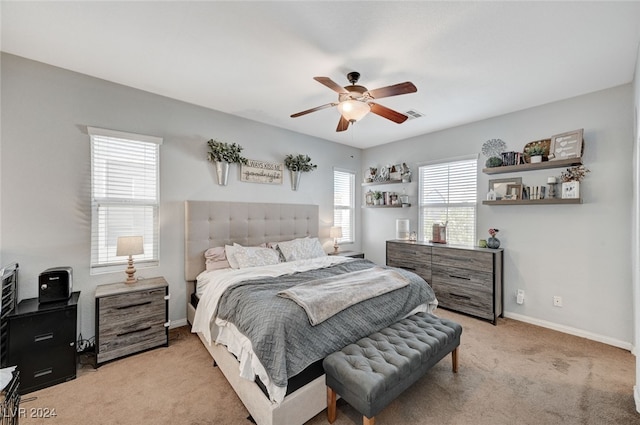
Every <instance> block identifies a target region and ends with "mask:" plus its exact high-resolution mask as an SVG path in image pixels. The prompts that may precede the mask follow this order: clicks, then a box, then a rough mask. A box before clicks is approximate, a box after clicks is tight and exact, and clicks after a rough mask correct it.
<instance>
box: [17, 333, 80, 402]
mask: <svg viewBox="0 0 640 425" xmlns="http://www.w3.org/2000/svg"><path fill="white" fill-rule="evenodd" d="M14 364H16V365H17V366H18V369H19V370H20V378H21V380H22V383H21V385H20V387H21V388H20V393H21V394H26V393H28V392H31V391H33V390H36V389H40V388H44V387H48V386H50V385H54V384H59V383H61V382H65V381H69V380H71V379H73V378H75V377H76V346H75V344H66V345H61V346H58V347H53V348H49V349H48V350H39V351H29V352H27V353H25V354H24V355H22V356H21V357H20V358H19V359H18V360H17V361H16V362H14Z"/></svg>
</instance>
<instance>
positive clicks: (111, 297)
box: [96, 277, 169, 365]
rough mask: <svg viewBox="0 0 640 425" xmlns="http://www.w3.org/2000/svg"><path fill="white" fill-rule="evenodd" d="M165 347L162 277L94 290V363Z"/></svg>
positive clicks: (165, 302)
mask: <svg viewBox="0 0 640 425" xmlns="http://www.w3.org/2000/svg"><path fill="white" fill-rule="evenodd" d="M168 345H169V285H168V284H167V281H166V280H165V279H164V278H163V277H154V278H150V279H142V280H139V281H137V282H136V283H133V284H126V283H124V282H119V283H112V284H109V285H99V286H98V287H97V288H96V364H97V365H100V364H101V363H104V362H107V361H109V360H114V359H117V358H120V357H123V356H128V355H130V354H134V353H138V352H140V351H144V350H148V349H150V348H155V347H159V346H165V347H166V346H168Z"/></svg>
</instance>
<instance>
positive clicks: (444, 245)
mask: <svg viewBox="0 0 640 425" xmlns="http://www.w3.org/2000/svg"><path fill="white" fill-rule="evenodd" d="M387 242H396V243H402V244H407V245H424V246H432V247H434V248H453V249H466V250H469V251H484V252H496V251H502V250H503V249H502V248H480V247H479V246H469V245H452V244H449V243H433V242H425V241H409V240H406V239H392V240H388V241H387Z"/></svg>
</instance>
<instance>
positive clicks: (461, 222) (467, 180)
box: [418, 158, 478, 245]
mask: <svg viewBox="0 0 640 425" xmlns="http://www.w3.org/2000/svg"><path fill="white" fill-rule="evenodd" d="M477 180H478V160H477V158H473V159H462V160H455V161H450V162H443V163H438V164H429V165H423V166H421V167H420V168H419V182H418V184H419V188H418V192H419V193H418V196H419V222H420V223H419V231H420V239H421V240H429V239H431V237H432V228H433V224H444V223H446V224H447V242H448V243H451V244H459V245H475V235H476V211H477V195H476V193H477Z"/></svg>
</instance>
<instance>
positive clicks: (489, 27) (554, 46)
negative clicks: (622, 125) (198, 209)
mask: <svg viewBox="0 0 640 425" xmlns="http://www.w3.org/2000/svg"><path fill="white" fill-rule="evenodd" d="M0 7H1V9H0V13H1V14H2V21H1V23H2V33H1V35H2V39H1V45H2V51H4V52H8V53H12V54H15V55H19V56H23V57H26V58H30V59H34V60H37V61H41V62H45V63H48V64H52V65H56V66H59V67H62V68H66V69H70V70H73V71H77V72H81V73H84V74H88V75H92V76H95V77H99V78H102V79H105V80H109V81H114V82H117V83H120V84H124V85H127V86H131V87H136V88H139V89H142V90H146V91H149V92H152V93H157V94H160V95H164V96H168V97H171V98H175V99H179V100H183V101H185V102H189V103H193V104H197V105H202V106H205V107H208V108H212V109H216V110H219V111H223V112H227V113H229V114H233V115H237V116H241V117H244V118H248V119H251V120H255V121H260V122H263V123H266V124H270V125H274V126H278V127H282V128H286V129H289V130H293V131H296V132H299V133H304V134H308V135H312V136H316V137H319V138H323V139H327V140H332V141H335V142H338V143H343V144H346V145H351V146H355V147H360V148H366V147H370V146H376V145H379V144H383V143H388V142H391V141H395V140H400V139H405V138H408V137H412V136H416V135H420V134H425V133H429V132H433V131H437V130H441V129H445V128H448V127H452V126H457V125H460V124H464V123H469V122H473V121H478V120H481V119H484V118H489V117H492V116H497V115H501V114H505V113H509V112H512V111H517V110H521V109H524V108H529V107H532V106H536V105H541V104H545V103H548V102H553V101H556V100H559V99H565V98H569V97H573V96H577V95H581V94H584V93H589V92H593V91H597V90H601V89H605V88H608V87H613V86H617V85H620V84H625V83H629V82H631V81H632V78H633V73H634V64H635V61H636V55H637V52H638V43H639V40H640V2H635V1H632V2H536V1H534V2H520V1H518V2H397V1H392V2H379V1H375V2H374V1H357V2H266V1H263V2H187V1H173V2H168V1H162V2H159V1H158V2H156V1H142V2H94V1H85V2H79V1H71V2H55V1H45V2H25V1H4V0H3V1H2V3H1V4H0ZM349 71H358V72H360V73H361V75H362V76H361V78H360V82H359V84H361V85H364V86H366V87H368V88H369V89H374V88H378V87H383V86H387V85H391V84H396V83H400V82H404V81H411V82H413V83H414V84H415V85H416V86H417V88H418V92H417V93H413V94H407V95H402V96H396V97H390V98H384V99H380V100H379V101H378V103H380V104H382V105H384V106H387V107H389V108H392V109H395V110H397V111H399V112H406V111H408V110H416V111H419V112H421V113H422V114H424V116H423V117H422V118H418V119H413V120H409V121H406V122H405V123H403V124H395V123H393V122H391V121H388V120H386V119H384V118H381V117H379V116H376V115H373V114H369V115H368V116H367V117H365V118H364V119H363V120H362V121H360V122H358V123H356V124H355V126H354V127H352V128H350V129H349V130H348V131H346V132H342V133H336V131H335V128H336V126H337V124H338V118H339V115H338V112H337V110H336V108H329V109H324V110H321V111H317V112H314V113H311V114H308V115H305V116H302V117H299V118H290V115H291V114H292V113H295V112H299V111H302V110H306V109H309V108H312V107H315V106H319V105H323V104H326V103H329V102H333V101H336V100H337V93H335V92H333V91H331V90H330V89H329V88H327V87H325V86H323V85H321V84H320V83H318V82H316V81H314V80H313V77H314V76H325V77H329V78H331V79H333V80H334V81H335V82H337V83H339V84H340V85H347V84H348V81H347V79H346V74H347V72H349ZM214 136H215V135H214Z"/></svg>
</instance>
